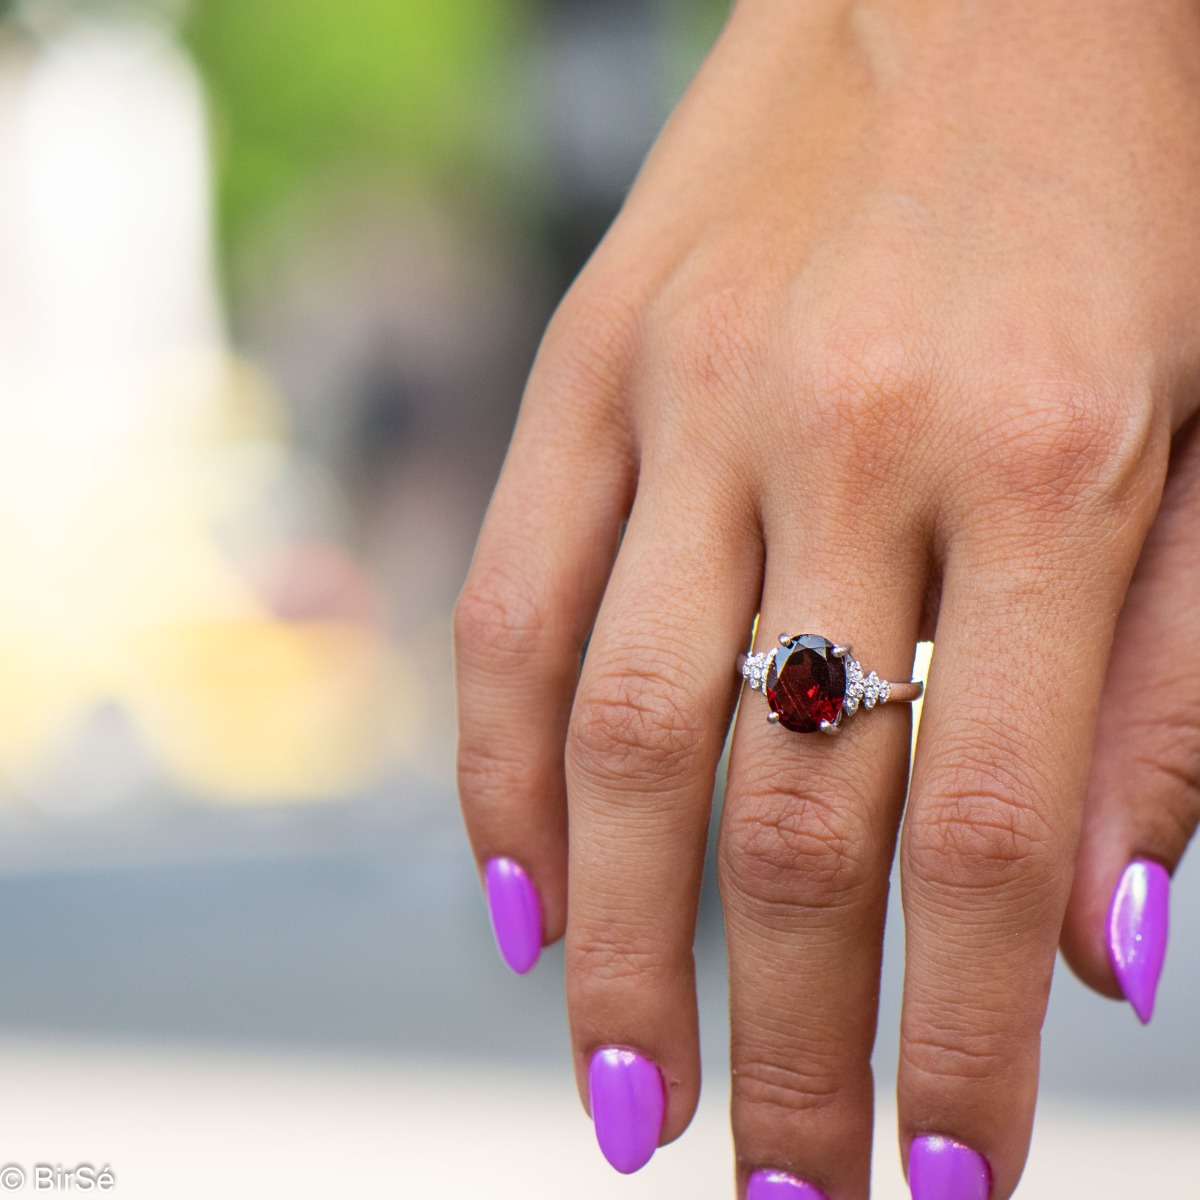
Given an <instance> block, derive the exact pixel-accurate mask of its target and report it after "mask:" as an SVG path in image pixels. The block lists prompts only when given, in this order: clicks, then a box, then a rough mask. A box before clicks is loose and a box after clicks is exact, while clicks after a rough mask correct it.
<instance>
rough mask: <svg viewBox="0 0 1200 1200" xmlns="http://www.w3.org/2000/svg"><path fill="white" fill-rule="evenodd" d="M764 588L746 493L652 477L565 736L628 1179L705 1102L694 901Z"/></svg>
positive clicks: (599, 1081)
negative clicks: (739, 672)
mask: <svg viewBox="0 0 1200 1200" xmlns="http://www.w3.org/2000/svg"><path fill="white" fill-rule="evenodd" d="M652 498H653V499H652ZM760 580H761V560H760V549H759V541H758V538H757V536H756V535H755V533H754V521H753V511H752V508H751V506H750V504H749V502H748V500H746V499H745V498H744V497H743V496H742V495H741V494H740V493H739V492H738V491H737V490H736V488H730V486H729V484H727V483H725V482H723V481H717V480H713V479H709V478H706V477H704V476H703V475H701V474H697V473H695V472H694V471H691V469H690V468H689V471H688V472H687V473H686V478H678V479H675V480H674V481H671V482H668V483H666V484H665V485H664V484H663V482H662V481H661V480H656V479H655V478H654V472H653V471H652V470H650V469H649V468H646V469H644V470H643V477H642V483H641V486H640V489H639V493H638V501H637V504H636V505H635V506H634V511H633V513H632V515H631V517H630V522H629V528H628V530H627V531H626V535H625V538H624V541H623V542H622V545H621V551H620V554H619V555H618V559H617V564H616V567H615V568H614V571H613V576H612V580H611V582H610V584H609V588H608V592H607V593H606V595H605V599H604V603H603V605H602V607H601V612H600V615H599V617H598V618H597V623H596V629H595V633H594V635H593V637H592V641H591V643H590V644H589V647H588V653H587V659H586V662H585V663H584V669H583V675H582V677H581V679H580V684H579V689H578V693H577V696H576V700H575V707H574V710H573V713H572V717H571V727H570V731H569V734H568V740H567V791H568V798H569V806H570V846H571V877H570V908H571V919H570V922H569V925H568V931H567V1004H568V1010H569V1014H570V1019H571V1030H572V1037H573V1042H574V1047H575V1056H576V1067H577V1074H578V1078H579V1081H580V1089H581V1093H582V1094H586V1096H587V1100H586V1103H587V1104H588V1106H589V1111H590V1112H591V1115H592V1118H593V1121H594V1122H595V1126H596V1134H597V1138H598V1140H599V1142H600V1146H601V1149H602V1150H603V1151H604V1153H605V1156H606V1157H607V1158H608V1160H609V1162H610V1163H612V1165H613V1166H614V1167H616V1168H617V1169H618V1170H620V1171H623V1172H630V1171H634V1170H637V1169H638V1168H640V1167H641V1166H642V1165H644V1163H645V1162H646V1161H647V1160H648V1159H649V1157H650V1156H651V1154H653V1152H654V1149H655V1147H656V1146H657V1145H659V1144H662V1143H665V1142H667V1141H670V1140H671V1139H673V1138H675V1137H677V1136H678V1135H679V1134H680V1133H681V1132H682V1131H683V1130H684V1128H685V1127H686V1126H687V1123H688V1121H689V1120H690V1119H691V1116H692V1113H693V1111H694V1108H695V1104H696V1098H697V1094H698V1091H699V1079H700V1073H699V1048H698V1039H697V1022H696V998H695V982H694V973H693V963H692V942H693V937H694V933H695V921H696V906H697V900H698V896H699V889H700V876H701V872H702V868H703V859H704V843H705V837H706V832H707V827H708V813H709V808H710V804H711V800H712V793H713V784H714V778H715V774H716V769H717V764H718V761H719V759H720V756H721V750H722V747H723V743H724V740H725V732H726V729H727V727H728V723H729V719H730V715H731V712H732V708H733V703H734V697H735V687H734V681H735V680H734V675H733V672H732V671H731V669H730V663H731V661H732V659H733V657H734V656H735V655H736V653H737V647H738V644H739V643H740V642H742V641H744V639H745V637H746V631H747V630H748V629H749V627H750V624H751V621H752V619H753V613H754V611H755V607H756V605H757V601H758V594H759V585H760Z"/></svg>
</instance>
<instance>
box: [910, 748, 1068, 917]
mask: <svg viewBox="0 0 1200 1200" xmlns="http://www.w3.org/2000/svg"><path fill="white" fill-rule="evenodd" d="M1036 796H1037V789H1036V788H1035V787H1033V786H1031V782H1030V781H1028V780H1025V779H1021V778H1019V777H1018V776H1017V775H1016V774H1014V773H1013V772H1012V771H1008V770H1005V769H1004V768H1003V767H1002V766H1000V765H999V763H998V762H997V761H995V760H993V759H988V758H986V757H984V756H983V755H982V754H981V755H980V756H979V759H978V762H977V763H976V764H971V763H970V762H969V761H968V759H967V758H966V756H960V758H959V760H958V764H957V765H956V766H955V767H954V768H952V769H951V770H949V771H948V772H947V773H946V778H945V779H944V780H943V781H942V782H941V783H940V785H938V786H937V787H935V788H934V790H933V791H932V792H930V793H927V794H926V796H925V797H924V798H923V800H922V801H921V805H920V809H919V811H918V813H917V814H915V820H914V821H913V824H912V827H911V828H910V829H909V830H908V831H907V834H906V837H905V865H906V867H907V868H908V870H909V871H910V872H911V874H912V875H913V876H915V877H916V878H919V879H920V880H922V881H923V882H924V883H926V884H931V885H933V886H935V887H942V888H948V889H950V890H953V891H969V892H985V893H986V892H990V891H997V890H1003V891H1005V892H1006V893H1009V894H1018V895H1029V896H1031V897H1034V896H1037V895H1040V894H1042V893H1044V892H1046V891H1047V890H1050V889H1053V888H1055V887H1057V884H1058V879H1059V876H1060V874H1061V864H1060V863H1059V861H1058V855H1057V852H1056V848H1055V847H1056V839H1055V837H1054V830H1053V829H1052V827H1051V823H1050V821H1049V820H1048V819H1047V817H1046V815H1045V814H1044V813H1043V811H1042V809H1041V808H1040V807H1039V805H1038V802H1037V799H1036Z"/></svg>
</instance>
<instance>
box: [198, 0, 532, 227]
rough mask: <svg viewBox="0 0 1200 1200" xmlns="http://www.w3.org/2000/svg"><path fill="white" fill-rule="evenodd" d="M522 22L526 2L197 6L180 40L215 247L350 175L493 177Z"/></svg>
mask: <svg viewBox="0 0 1200 1200" xmlns="http://www.w3.org/2000/svg"><path fill="white" fill-rule="evenodd" d="M530 19H531V5H530V3H529V2H528V0H338V2H337V3H330V2H329V0H198V2H197V3H195V4H194V5H192V7H191V8H190V10H189V11H188V13H187V16H186V17H185V20H184V24H183V34H184V38H185V40H186V42H187V44H188V46H189V47H190V49H191V50H192V52H193V54H194V55H195V58H196V61H197V63H198V65H199V67H200V70H201V72H202V74H203V75H204V78H205V81H206V83H207V85H208V89H209V94H210V97H211V103H212V108H213V118H214V137H215V142H216V146H215V149H216V153H217V161H218V170H219V179H220V199H219V210H220V211H219V217H220V226H221V230H222V233H223V235H224V238H225V240H226V242H227V243H229V244H232V246H233V247H234V248H235V249H236V247H237V246H238V244H239V243H240V242H241V240H242V239H243V238H245V237H247V236H251V235H252V233H253V230H254V228H255V226H256V224H257V223H258V221H259V220H261V219H264V218H265V217H267V216H268V215H269V214H271V213H272V212H273V211H275V210H277V209H278V207H279V205H280V204H282V203H285V202H287V201H288V199H289V198H290V197H292V196H295V195H296V194H297V193H306V192H311V191H312V190H313V189H316V190H317V191H320V190H322V189H324V188H328V187H337V186H339V184H344V183H345V181H346V180H347V179H348V178H349V179H351V180H353V179H356V178H361V177H363V176H367V177H369V178H370V179H371V180H372V181H376V182H382V183H384V184H397V185H403V184H404V183H405V182H413V181H421V182H427V183H433V184H446V183H452V182H454V181H455V179H456V178H458V179H461V177H462V176H463V175H464V174H465V173H476V174H477V173H478V172H480V171H485V172H489V173H496V172H503V170H504V168H505V161H506V160H511V159H513V158H514V157H518V158H519V157H520V155H519V152H518V149H517V148H516V147H515V146H514V144H513V143H514V138H513V137H512V136H508V135H506V134H505V130H504V123H505V119H506V118H507V120H508V122H510V123H511V124H512V126H513V128H514V131H518V132H519V129H520V120H519V116H520V114H519V105H520V100H521V97H520V89H519V87H517V86H516V82H515V78H514V76H515V71H516V64H517V62H518V59H519V55H518V49H519V47H520V45H521V42H522V40H523V37H524V36H525V35H526V34H527V33H528V30H529V23H530Z"/></svg>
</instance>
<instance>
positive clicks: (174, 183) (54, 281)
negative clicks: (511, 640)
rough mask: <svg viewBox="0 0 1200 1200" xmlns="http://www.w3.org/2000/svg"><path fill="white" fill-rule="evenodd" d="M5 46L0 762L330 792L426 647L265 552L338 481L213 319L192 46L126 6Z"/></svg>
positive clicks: (398, 734)
mask: <svg viewBox="0 0 1200 1200" xmlns="http://www.w3.org/2000/svg"><path fill="white" fill-rule="evenodd" d="M72 21H74V23H71V22H72ZM0 49H3V50H4V57H3V58H2V59H0V662H3V664H4V669H3V670H2V671H0V769H2V770H3V773H4V776H5V778H6V779H7V780H9V781H11V783H12V785H13V791H14V792H15V793H16V794H18V795H20V796H21V797H23V798H24V799H26V800H28V801H30V802H31V803H32V804H33V805H34V806H36V807H37V808H39V809H41V810H43V811H44V812H49V813H53V814H55V815H58V816H66V815H71V814H76V813H80V812H83V811H85V810H89V809H90V810H99V809H103V808H106V807H112V806H115V805H116V804H119V803H120V802H121V801H122V800H125V799H132V798H134V796H135V794H136V793H137V792H138V791H139V789H141V791H143V792H145V793H148V794H151V795H156V796H161V795H163V794H165V793H166V792H168V791H169V790H170V788H171V786H174V787H176V788H177V789H181V790H182V791H184V792H186V793H188V794H192V795H201V796H204V797H206V798H232V799H239V800H263V799H295V798H299V797H309V796H316V797H323V796H329V795H340V794H343V793H344V792H346V791H347V790H349V789H352V788H354V787H355V786H358V785H359V784H360V783H361V782H362V781H363V780H364V779H370V778H372V777H373V775H374V773H376V772H377V771H378V770H379V769H380V764H381V761H382V759H383V756H384V755H385V753H387V750H388V748H389V747H392V746H400V745H405V744H406V739H407V738H408V734H409V733H410V732H411V728H412V727H413V724H414V718H412V716H411V714H412V713H413V712H415V711H416V709H415V704H414V703H413V697H414V696H415V688H414V687H413V679H414V678H415V672H414V671H412V670H411V669H410V668H409V667H408V665H407V664H406V663H405V662H402V661H400V657H399V656H398V654H396V653H394V652H392V651H391V650H390V649H389V648H388V647H387V646H386V645H385V644H384V641H383V639H382V637H381V633H380V631H379V630H378V629H376V628H375V627H373V625H372V624H371V621H370V620H369V618H360V617H358V616H355V615H349V616H348V615H347V611H346V610H347V608H348V606H347V605H346V604H344V603H342V604H341V605H340V607H335V608H334V609H333V610H331V611H325V610H320V609H313V608H312V606H311V605H310V606H309V607H308V608H307V609H306V610H305V611H304V613H303V614H301V615H299V616H296V615H295V614H283V613H280V612H277V611H276V610H275V608H274V607H273V606H272V598H271V597H270V596H267V595H265V594H264V592H263V589H262V588H261V587H260V586H259V581H258V579H257V578H256V574H255V568H256V567H258V566H260V565H261V563H262V562H263V561H265V560H268V559H272V558H286V557H288V552H289V551H291V550H294V548H295V544H296V543H297V542H301V541H303V540H305V539H306V538H311V537H312V534H311V528H312V527H314V526H315V527H323V524H322V521H321V519H320V517H321V515H323V514H324V511H325V509H326V508H328V507H329V504H328V497H327V496H326V494H325V492H324V491H323V490H322V487H321V484H322V482H323V479H322V476H321V473H320V471H319V470H316V469H314V467H313V464H311V463H307V462H303V461H301V460H300V459H299V458H298V456H297V455H296V453H295V451H294V448H293V447H292V446H291V445H290V442H289V440H288V435H287V430H286V420H285V414H284V405H283V404H282V402H281V399H280V397H279V396H278V394H277V392H276V390H275V388H274V387H273V385H272V383H271V381H269V380H268V379H266V378H265V377H264V376H263V375H262V373H261V372H257V371H255V370H254V369H253V368H251V367H249V366H248V365H247V364H245V363H243V362H241V361H239V360H237V359H236V358H234V357H233V356H232V355H231V354H230V353H229V351H228V348H227V346H226V340H225V335H224V332H223V329H222V323H221V318H220V306H219V302H218V297H217V289H216V283H215V272H214V267H213V246H212V232H211V193H212V187H211V180H210V172H209V155H208V135H207V122H206V113H205V105H204V101H203V96H202V91H201V85H200V81H199V78H198V77H197V74H196V71H195V69H194V67H193V66H192V64H191V63H190V61H189V60H188V58H187V56H186V55H185V54H184V52H183V51H182V49H181V48H180V47H179V45H178V44H177V43H176V42H175V41H174V40H173V39H172V38H171V36H170V35H169V34H168V33H166V32H165V31H163V30H160V29H158V28H157V27H155V26H153V25H151V24H149V23H146V22H138V21H136V20H134V19H132V18H122V19H120V20H112V21H109V22H106V23H90V22H87V21H83V20H79V19H78V18H71V19H69V20H67V22H66V23H65V24H63V25H62V26H61V27H59V28H58V29H57V31H56V32H53V33H52V34H50V35H48V36H47V37H45V38H44V39H42V40H41V41H40V42H39V43H38V44H37V45H36V47H26V48H25V49H23V50H22V51H21V52H19V53H18V52H15V51H13V50H12V49H11V46H10V45H8V44H4V45H0ZM291 557H292V558H293V559H295V557H296V556H295V555H294V554H292V555H291ZM343 557H346V558H347V569H346V570H344V571H343V572H342V576H343V577H344V578H347V579H349V578H351V577H353V579H352V583H353V586H355V587H357V588H358V590H359V591H360V592H361V593H362V596H360V597H359V599H360V600H362V601H363V602H362V603H359V604H358V605H357V608H356V610H355V611H356V612H358V611H361V612H364V613H369V611H370V610H371V605H370V604H369V603H367V602H366V601H367V600H368V599H369V596H368V595H367V593H369V592H370V590H371V589H370V587H369V584H368V582H367V580H366V579H365V577H363V576H362V573H361V572H360V571H357V569H356V567H355V565H354V564H351V563H349V562H348V556H345V555H343ZM330 558H331V555H328V554H327V555H326V556H325V559H326V560H328V559H330ZM307 561H314V556H313V555H309V557H308V560H307ZM300 582H301V583H305V582H307V581H305V580H301V581H300ZM322 582H327V581H326V580H322ZM292 590H293V591H296V590H300V591H303V590H304V589H303V588H300V589H296V588H293V589H292ZM344 590H345V589H343V591H344ZM305 594H306V595H313V594H315V595H318V596H329V597H331V598H332V599H333V600H338V599H339V598H338V597H336V596H332V593H331V592H330V590H329V589H328V588H326V589H325V591H324V592H322V591H321V590H320V588H309V589H308V592H307V593H305ZM405 704H407V705H408V708H407V709H406V708H404V705H405ZM114 714H117V715H118V716H119V717H122V718H127V719H122V720H118V721H115V722H114V721H113V720H111V719H110V717H112V716H113V715H114ZM397 714H399V715H397ZM393 724H396V725H397V728H392V726H393ZM98 727H99V728H100V729H101V732H100V735H99V736H95V735H94V734H95V730H96V729H97V728H98ZM113 730H116V731H118V733H119V736H108V733H111V732H112V731H113ZM106 731H107V732H106Z"/></svg>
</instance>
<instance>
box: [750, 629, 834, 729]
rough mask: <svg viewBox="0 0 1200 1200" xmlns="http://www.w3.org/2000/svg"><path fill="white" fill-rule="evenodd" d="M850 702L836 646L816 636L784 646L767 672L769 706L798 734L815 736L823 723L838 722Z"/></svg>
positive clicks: (799, 639) (808, 636)
mask: <svg viewBox="0 0 1200 1200" xmlns="http://www.w3.org/2000/svg"><path fill="white" fill-rule="evenodd" d="M845 699H846V667H845V664H844V663H843V662H842V660H841V659H840V658H834V656H833V643H832V642H830V641H827V640H826V639H825V638H823V637H818V636H817V635H815V634H811V633H806V634H804V635H802V636H801V637H797V638H793V639H792V644H791V646H780V647H779V649H778V650H776V651H775V655H774V657H773V658H772V659H771V665H770V667H769V668H768V669H767V703H768V704H770V706H771V711H772V712H777V713H778V714H779V723H780V725H782V726H783V727H784V728H785V729H792V730H794V731H795V732H796V733H814V732H816V730H818V729H820V728H821V722H822V721H829V722H830V723H831V724H832V723H833V722H835V721H836V720H837V719H838V716H839V715H840V713H841V711H842V704H843V703H844V701H845Z"/></svg>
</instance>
